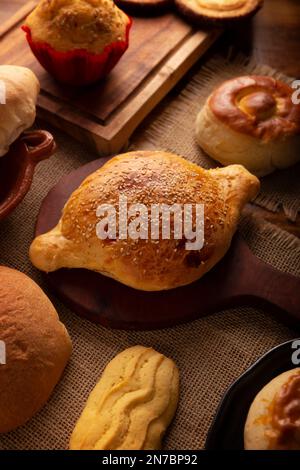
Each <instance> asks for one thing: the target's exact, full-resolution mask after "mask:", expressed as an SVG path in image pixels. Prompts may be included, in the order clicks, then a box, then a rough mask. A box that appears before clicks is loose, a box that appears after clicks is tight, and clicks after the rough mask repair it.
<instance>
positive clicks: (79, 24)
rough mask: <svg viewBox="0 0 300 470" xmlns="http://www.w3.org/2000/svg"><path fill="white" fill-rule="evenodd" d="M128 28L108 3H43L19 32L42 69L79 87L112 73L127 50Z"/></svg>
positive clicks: (79, 0) (128, 22)
mask: <svg viewBox="0 0 300 470" xmlns="http://www.w3.org/2000/svg"><path fill="white" fill-rule="evenodd" d="M131 25H132V20H131V18H130V17H128V16H127V15H126V14H125V13H124V12H123V11H122V10H120V9H119V8H118V7H117V6H116V5H115V3H114V2H113V1H112V0H42V1H41V2H40V3H39V4H38V6H37V7H36V8H35V9H34V10H33V11H32V13H31V14H30V15H29V16H28V17H27V18H26V20H25V24H24V25H23V26H22V29H23V30H24V31H25V32H26V36H27V41H28V43H29V45H30V47H31V50H32V52H33V54H34V55H35V56H36V58H37V59H38V61H39V62H40V64H41V65H42V66H43V67H44V68H45V69H46V70H47V71H48V72H49V73H50V74H51V75H52V76H53V77H54V78H56V79H57V80H58V81H60V82H63V83H67V84H70V85H77V86H78V85H89V84H91V83H94V82H96V81H97V80H99V79H101V78H102V77H104V76H105V75H107V74H108V73H109V72H110V71H111V70H112V69H113V67H114V66H115V65H116V64H117V62H118V61H119V60H120V58H121V56H122V55H123V54H124V52H125V51H126V49H127V48H128V45H129V31H130V28H131Z"/></svg>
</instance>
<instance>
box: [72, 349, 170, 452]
mask: <svg viewBox="0 0 300 470" xmlns="http://www.w3.org/2000/svg"><path fill="white" fill-rule="evenodd" d="M178 397H179V373H178V369H177V367H176V365H175V364H174V362H173V361H172V360H171V359H168V358H167V357H165V356H163V355H162V354H160V353H158V352H156V351H154V350H153V349H151V348H145V347H143V346H134V347H132V348H129V349H126V350H125V351H123V352H122V353H120V354H118V355H117V356H116V357H115V358H114V359H113V360H112V361H111V362H110V363H109V364H108V365H107V367H106V369H105V370H104V372H103V374H102V377H101V379H100V381H99V382H98V384H97V385H96V387H95V388H94V390H93V391H92V393H91V395H90V397H89V399H88V401H87V404H86V406H85V408H84V410H83V412H82V414H81V416H80V418H79V420H78V422H77V424H76V426H75V429H74V431H73V433H72V436H71V439H70V449H71V450H158V449H160V448H161V441H162V438H163V435H164V434H165V431H166V429H167V427H168V426H169V424H170V422H171V421H172V419H173V416H174V414H175V411H176V408H177V403H178Z"/></svg>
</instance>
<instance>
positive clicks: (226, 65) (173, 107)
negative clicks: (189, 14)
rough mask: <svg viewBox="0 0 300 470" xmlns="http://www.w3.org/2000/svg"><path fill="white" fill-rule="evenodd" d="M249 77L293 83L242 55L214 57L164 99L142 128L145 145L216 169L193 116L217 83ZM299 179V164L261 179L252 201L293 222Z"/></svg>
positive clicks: (299, 198)
mask: <svg viewBox="0 0 300 470" xmlns="http://www.w3.org/2000/svg"><path fill="white" fill-rule="evenodd" d="M249 74H258V75H270V76H273V77H275V78H278V79H281V80H283V81H284V82H286V83H291V82H292V81H293V80H294V79H293V78H291V77H287V76H285V75H283V74H281V73H279V72H278V71H276V70H274V69H272V68H270V67H268V66H266V65H257V64H255V63H253V62H251V61H249V59H247V58H245V57H244V56H242V55H238V56H236V57H235V58H234V59H232V58H230V57H229V58H228V59H227V60H224V57H220V56H213V58H212V59H210V60H209V61H207V62H206V63H205V65H204V66H200V67H199V70H198V71H196V72H195V74H194V76H193V77H192V79H191V80H190V81H189V83H188V85H187V86H186V87H185V88H184V89H183V90H182V91H181V93H180V94H179V96H175V97H174V99H173V100H171V101H168V100H165V101H164V102H163V103H162V104H161V105H160V106H159V107H158V108H157V110H156V113H155V116H154V117H152V118H151V120H150V123H149V124H148V125H147V126H146V127H145V135H146V136H147V140H148V146H149V144H150V145H151V144H152V145H153V146H155V147H156V148H158V149H163V150H169V151H171V152H177V153H179V154H181V155H184V156H185V157H186V158H188V159H189V160H191V161H193V162H195V163H197V164H199V165H201V166H203V167H205V168H212V167H215V166H217V164H216V163H215V162H214V161H213V160H212V159H211V158H209V157H208V155H207V154H206V153H205V152H203V150H201V148H200V147H199V145H198V144H197V142H196V139H195V121H196V116H197V114H198V112H199V110H200V109H201V107H202V106H203V105H204V103H205V101H206V99H207V97H208V96H209V94H210V93H211V92H212V91H213V89H214V88H215V87H217V86H218V85H219V84H220V83H222V82H223V81H224V80H228V79H230V78H233V77H236V76H240V75H249ZM143 145H145V139H144V135H143ZM299 180H300V164H298V165H296V166H294V167H292V168H289V169H287V170H284V171H279V172H275V173H273V174H271V175H269V176H267V177H265V178H263V179H262V188H261V192H260V194H259V195H258V197H257V198H256V201H255V202H256V203H257V204H259V205H260V206H262V207H265V208H267V209H269V210H271V211H274V212H276V211H277V210H278V209H280V208H281V207H282V208H283V209H284V212H285V214H286V215H287V217H289V219H291V220H295V219H296V217H297V213H298V212H299V211H300V184H299Z"/></svg>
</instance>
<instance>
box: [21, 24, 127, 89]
mask: <svg viewBox="0 0 300 470" xmlns="http://www.w3.org/2000/svg"><path fill="white" fill-rule="evenodd" d="M128 18H129V23H128V25H127V28H126V38H125V40H124V41H117V42H113V43H111V44H109V45H107V46H106V47H105V48H104V50H103V52H102V53H101V54H93V53H91V52H89V51H87V50H85V49H74V50H72V51H68V52H60V51H56V50H55V49H53V47H51V46H50V45H49V44H47V43H44V42H35V41H34V40H33V39H32V35H31V30H30V28H29V27H28V26H26V25H24V26H22V29H23V31H25V33H26V38H27V41H28V44H29V46H30V48H31V50H32V52H33V54H34V55H35V57H36V58H37V60H38V61H39V62H40V64H41V65H42V66H43V67H44V69H46V70H47V72H49V73H50V74H51V75H52V76H53V77H54V78H55V79H56V80H58V81H59V82H62V83H67V84H69V85H75V86H82V85H90V84H92V83H94V82H97V81H98V80H100V79H101V78H103V77H105V76H106V75H107V74H109V72H110V71H111V70H112V69H113V68H114V66H115V65H116V64H117V63H118V62H119V60H120V58H121V57H122V55H123V54H124V52H125V51H126V50H127V48H128V45H129V32H130V28H131V26H132V19H131V18H130V17H128Z"/></svg>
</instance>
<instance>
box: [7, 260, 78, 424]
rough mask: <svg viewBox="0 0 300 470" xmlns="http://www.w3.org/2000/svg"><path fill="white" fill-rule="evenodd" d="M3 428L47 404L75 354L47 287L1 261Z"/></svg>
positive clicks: (28, 417) (24, 419) (23, 421)
mask: <svg viewBox="0 0 300 470" xmlns="http://www.w3.org/2000/svg"><path fill="white" fill-rule="evenodd" d="M0 340H1V341H4V342H5V344H6V355H7V358H6V365H0V396H1V400H0V433H4V432H8V431H11V430H13V429H15V428H17V427H18V426H22V425H23V424H24V423H26V422H27V421H28V420H29V419H30V418H31V417H32V416H33V415H34V414H35V413H36V412H37V411H39V410H40V408H41V407H42V406H44V405H45V403H46V401H47V400H48V398H49V396H50V395H51V393H52V391H53V389H54V387H55V385H56V384H57V382H58V380H59V379H60V377H61V375H62V372H63V370H64V368H65V366H66V364H67V362H68V360H69V357H70V354H71V349H72V346H71V340H70V338H69V335H68V333H67V330H66V329H65V327H64V326H63V324H62V323H60V321H59V318H58V315H57V313H56V311H55V309H54V307H53V305H52V304H51V302H50V300H49V299H48V298H47V297H46V295H45V294H44V293H43V291H42V290H41V289H40V288H39V286H38V285H37V284H35V283H34V282H33V281H32V280H31V279H30V278H28V277H27V276H25V275H24V274H22V273H20V272H18V271H15V270H13V269H9V268H6V267H4V266H1V267H0Z"/></svg>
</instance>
